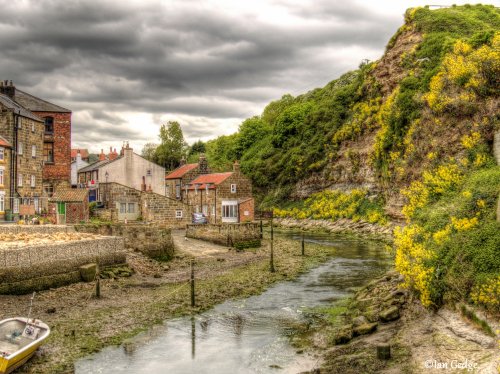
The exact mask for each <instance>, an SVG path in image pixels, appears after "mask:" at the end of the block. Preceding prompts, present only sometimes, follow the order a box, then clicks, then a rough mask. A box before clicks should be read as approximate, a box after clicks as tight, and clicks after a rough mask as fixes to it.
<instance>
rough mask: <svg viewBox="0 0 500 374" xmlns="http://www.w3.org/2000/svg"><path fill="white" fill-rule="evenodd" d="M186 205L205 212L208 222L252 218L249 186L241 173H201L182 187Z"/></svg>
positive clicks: (236, 170)
mask: <svg viewBox="0 0 500 374" xmlns="http://www.w3.org/2000/svg"><path fill="white" fill-rule="evenodd" d="M185 194H186V196H185V201H184V202H185V203H187V204H188V205H191V206H193V209H194V211H195V212H198V213H204V214H205V215H206V216H207V217H208V219H209V222H211V223H220V222H222V223H230V222H232V223H234V222H248V221H253V219H254V199H253V197H252V183H251V181H250V179H248V178H247V177H245V176H244V175H243V173H241V171H240V165H239V164H238V162H237V161H236V162H235V163H234V165H233V171H231V172H226V173H211V174H201V175H199V176H198V177H197V178H195V179H193V180H192V181H191V182H190V183H188V184H186V185H185Z"/></svg>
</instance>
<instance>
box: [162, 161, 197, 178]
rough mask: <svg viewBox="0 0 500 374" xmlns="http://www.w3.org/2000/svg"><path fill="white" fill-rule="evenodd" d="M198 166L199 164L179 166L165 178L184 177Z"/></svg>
mask: <svg viewBox="0 0 500 374" xmlns="http://www.w3.org/2000/svg"><path fill="white" fill-rule="evenodd" d="M197 167H198V164H186V165H182V166H179V167H178V168H177V169H175V170H174V171H173V172H171V173H170V174H169V175H167V176H166V177H165V179H179V178H182V177H183V176H184V175H185V174H186V173H188V172H190V171H191V170H193V169H195V168H197Z"/></svg>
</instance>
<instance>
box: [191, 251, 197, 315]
mask: <svg viewBox="0 0 500 374" xmlns="http://www.w3.org/2000/svg"><path fill="white" fill-rule="evenodd" d="M190 283H191V307H192V308H194V306H195V305H196V303H195V298H194V259H191V281H190Z"/></svg>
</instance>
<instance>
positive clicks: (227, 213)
mask: <svg viewBox="0 0 500 374" xmlns="http://www.w3.org/2000/svg"><path fill="white" fill-rule="evenodd" d="M221 217H222V222H228V223H229V222H232V223H234V222H238V200H222V212H221Z"/></svg>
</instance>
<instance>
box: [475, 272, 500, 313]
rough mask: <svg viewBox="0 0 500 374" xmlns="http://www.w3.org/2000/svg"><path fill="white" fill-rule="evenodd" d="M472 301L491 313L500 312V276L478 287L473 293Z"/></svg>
mask: <svg viewBox="0 0 500 374" xmlns="http://www.w3.org/2000/svg"><path fill="white" fill-rule="evenodd" d="M471 299H472V301H474V302H475V303H476V304H478V305H482V306H484V307H486V308H487V309H489V310H491V311H494V312H500V275H499V276H497V277H491V278H489V279H488V280H486V282H484V283H483V284H479V285H476V286H475V287H474V288H473V290H472V292H471Z"/></svg>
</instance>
